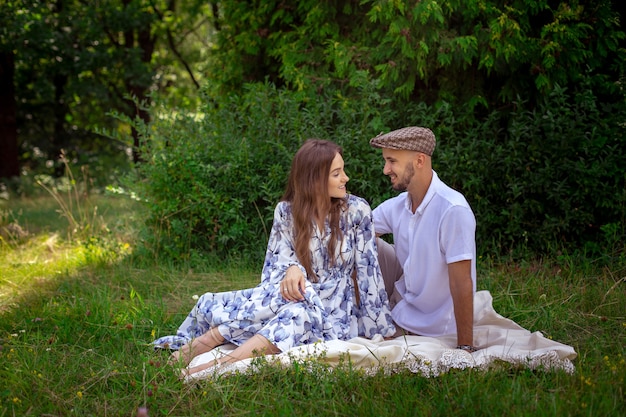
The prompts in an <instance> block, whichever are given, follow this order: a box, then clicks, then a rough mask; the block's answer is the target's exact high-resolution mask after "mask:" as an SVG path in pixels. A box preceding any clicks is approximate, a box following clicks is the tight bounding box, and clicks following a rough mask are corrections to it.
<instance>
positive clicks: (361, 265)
mask: <svg viewBox="0 0 626 417" xmlns="http://www.w3.org/2000/svg"><path fill="white" fill-rule="evenodd" d="M353 230H354V239H355V245H354V247H355V251H356V252H355V270H356V283H357V287H358V294H359V302H360V303H359V305H355V307H354V314H355V316H356V318H357V322H358V333H359V336H363V337H367V338H370V339H371V338H373V337H374V336H375V335H377V334H380V335H382V336H384V337H387V336H392V335H393V334H394V333H395V331H396V329H395V326H394V324H393V319H392V318H391V310H390V308H389V301H388V299H387V293H386V291H385V284H384V281H383V277H382V273H381V272H380V265H379V264H378V253H377V249H376V239H375V229H374V223H373V219H372V211H371V208H370V206H369V204H367V202H365V200H361V204H359V206H358V209H357V210H356V211H355V214H354V216H353Z"/></svg>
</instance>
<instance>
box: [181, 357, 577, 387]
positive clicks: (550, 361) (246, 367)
mask: <svg viewBox="0 0 626 417" xmlns="http://www.w3.org/2000/svg"><path fill="white" fill-rule="evenodd" d="M224 354H225V353H223V352H216V353H215V355H216V357H221V356H224ZM226 354H227V353H226ZM266 359H267V362H268V364H271V365H275V366H291V365H292V364H293V363H294V362H297V363H301V364H306V363H307V362H310V361H312V360H313V361H319V362H320V363H324V352H323V351H318V352H316V353H314V354H310V355H307V356H305V357H298V358H295V357H288V356H285V355H277V356H266ZM502 362H506V363H509V364H512V365H517V366H521V367H524V368H529V369H532V370H539V371H557V370H562V371H565V372H566V373H569V374H573V373H574V372H575V369H576V368H575V366H574V364H573V363H572V362H571V361H570V360H569V359H561V358H560V357H559V355H558V354H557V353H556V352H554V351H549V352H543V353H541V354H538V355H526V356H522V355H519V356H513V355H509V356H493V355H488V354H485V353H484V352H481V351H478V352H475V353H473V354H472V353H469V352H467V351H464V350H460V349H447V350H444V351H443V352H442V354H441V356H440V357H439V359H438V360H437V361H432V360H430V359H428V358H427V357H426V356H421V355H415V354H413V353H410V352H407V354H406V355H405V357H404V358H403V359H402V360H401V361H398V362H392V363H389V362H386V361H385V359H384V358H381V359H380V361H379V363H378V364H377V365H373V366H369V367H363V368H362V369H363V370H364V372H365V375H368V376H372V375H376V374H377V373H378V372H381V371H382V372H385V373H386V374H393V373H396V372H400V371H403V370H408V371H410V372H412V373H414V374H418V375H421V376H423V377H426V378H431V377H438V376H440V375H443V374H445V373H447V372H449V371H451V370H453V369H458V370H463V369H470V368H471V369H480V370H488V369H491V368H493V367H494V366H495V365H496V364H498V363H502ZM190 366H194V364H193V362H192V364H190ZM306 368H307V367H306V366H303V367H302V369H306ZM256 369H258V368H257V367H255V366H250V360H246V361H239V362H234V363H227V364H223V365H217V366H214V367H211V368H208V369H206V370H204V371H201V372H198V373H196V374H193V375H189V376H186V377H185V382H188V383H189V382H194V381H198V380H203V379H217V378H219V377H221V376H224V375H232V374H235V373H254V372H255V370H256ZM329 369H332V367H329Z"/></svg>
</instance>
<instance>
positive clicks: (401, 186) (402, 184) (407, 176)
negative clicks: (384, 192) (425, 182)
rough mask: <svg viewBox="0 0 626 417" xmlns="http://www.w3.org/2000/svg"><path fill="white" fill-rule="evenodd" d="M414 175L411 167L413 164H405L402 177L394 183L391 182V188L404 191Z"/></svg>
mask: <svg viewBox="0 0 626 417" xmlns="http://www.w3.org/2000/svg"><path fill="white" fill-rule="evenodd" d="M414 175H415V169H413V165H412V164H410V163H409V164H407V166H406V169H405V170H404V175H403V176H402V179H401V180H400V181H399V182H397V183H396V184H393V185H392V186H391V188H393V189H394V190H396V191H406V189H407V187H408V186H409V183H410V182H411V179H412V178H413V176H414Z"/></svg>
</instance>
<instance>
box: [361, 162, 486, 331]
mask: <svg viewBox="0 0 626 417" xmlns="http://www.w3.org/2000/svg"><path fill="white" fill-rule="evenodd" d="M373 217H374V227H375V230H376V234H387V233H393V239H394V246H395V250H396V256H397V258H398V261H399V262H400V265H402V268H403V271H404V276H403V277H402V278H401V279H400V280H398V281H397V282H396V289H397V291H398V292H399V294H400V295H401V296H402V300H401V301H399V302H398V303H397V304H396V306H395V307H394V309H393V310H392V312H391V316H392V317H393V319H394V321H395V322H396V323H397V324H398V325H399V326H400V327H403V328H404V329H406V330H409V331H411V332H413V333H416V334H420V335H424V336H441V335H446V334H456V320H455V318H454V306H453V304H452V296H451V295H450V280H449V276H448V264H450V263H453V262H458V261H464V260H471V261H472V262H471V274H472V283H473V292H476V242H475V232H476V219H475V217H474V213H473V212H472V209H471V208H470V206H469V204H468V202H467V200H466V199H465V197H463V195H462V194H461V193H459V192H458V191H455V190H453V189H452V188H450V187H448V186H447V185H446V184H444V183H443V182H442V181H441V180H440V179H439V177H438V176H437V173H435V171H433V178H432V182H431V183H430V187H429V188H428V191H427V192H426V196H425V197H424V200H423V201H422V203H421V204H420V206H419V207H418V208H417V210H415V213H413V212H412V211H411V199H410V198H409V194H408V193H407V192H404V193H402V194H400V195H398V196H397V197H393V198H390V199H389V200H386V201H384V202H383V203H382V204H381V205H379V206H378V207H376V209H374V211H373Z"/></svg>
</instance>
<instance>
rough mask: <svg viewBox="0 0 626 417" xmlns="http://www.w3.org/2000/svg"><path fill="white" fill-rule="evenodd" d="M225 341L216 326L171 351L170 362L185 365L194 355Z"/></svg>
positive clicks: (207, 350)
mask: <svg viewBox="0 0 626 417" xmlns="http://www.w3.org/2000/svg"><path fill="white" fill-rule="evenodd" d="M224 342H226V339H224V336H222V335H221V334H220V332H219V331H218V330H217V328H216V327H213V328H211V329H209V331H208V332H206V333H204V334H203V335H201V336H198V337H196V338H194V339H192V340H191V342H189V343H187V344H185V345H183V346H181V348H180V349H179V350H177V351H176V352H174V353H172V356H171V357H170V362H171V363H173V364H178V365H184V366H187V365H188V364H189V362H191V360H192V359H193V358H195V357H196V356H198V355H200V354H202V353H205V352H209V351H211V350H213V349H215V348H216V347H218V346H220V345H223V344H224Z"/></svg>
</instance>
